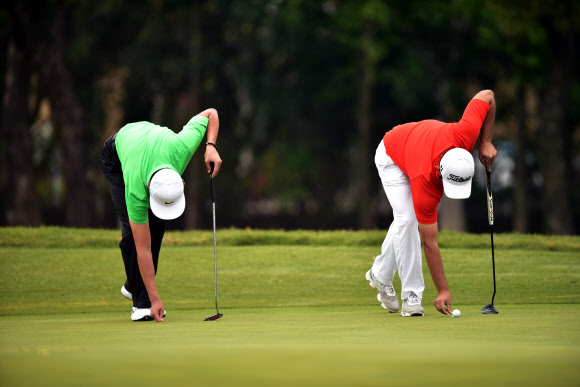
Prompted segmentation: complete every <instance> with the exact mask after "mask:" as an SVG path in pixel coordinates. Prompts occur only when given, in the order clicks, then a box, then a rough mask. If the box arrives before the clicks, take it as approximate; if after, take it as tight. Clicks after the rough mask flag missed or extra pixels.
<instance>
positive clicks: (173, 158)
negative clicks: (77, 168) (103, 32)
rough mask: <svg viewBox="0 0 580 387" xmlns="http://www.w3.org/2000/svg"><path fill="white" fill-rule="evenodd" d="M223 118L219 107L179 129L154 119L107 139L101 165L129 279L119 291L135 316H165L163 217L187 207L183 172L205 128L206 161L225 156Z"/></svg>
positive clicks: (218, 160)
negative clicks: (160, 279)
mask: <svg viewBox="0 0 580 387" xmlns="http://www.w3.org/2000/svg"><path fill="white" fill-rule="evenodd" d="M218 131H219V118H218V113H217V111H216V110H215V109H207V110H205V111H203V112H201V113H199V114H198V115H196V116H195V117H193V118H192V119H191V120H190V121H189V122H188V123H187V124H186V125H185V126H184V127H183V129H182V130H181V131H180V132H179V133H175V132H173V131H172V130H170V129H168V128H164V127H161V126H158V125H154V124H152V123H150V122H145V121H143V122H135V123H131V124H127V125H125V126H124V127H123V128H121V130H119V132H118V133H117V134H115V135H114V136H112V137H110V138H108V139H107V141H105V145H104V147H103V150H102V151H101V155H100V159H99V161H100V168H101V171H102V172H103V174H104V175H105V177H106V178H107V182H108V183H109V190H110V192H111V197H112V199H113V203H114V205H115V208H116V210H117V214H118V215H119V218H120V220H121V231H122V239H121V242H120V243H119V247H120V248H121V254H122V256H123V262H124V264H125V273H126V275H127V281H126V282H125V285H124V286H123V287H122V288H121V293H122V294H123V295H124V296H125V297H127V298H128V299H130V300H132V301H133V309H132V313H131V320H133V321H148V320H153V319H155V320H156V321H163V317H164V316H165V308H164V306H163V303H162V302H161V299H160V297H159V294H158V292H157V286H156V284H155V273H156V272H157V263H158V261H159V251H160V250H161V241H162V240H163V234H164V232H165V225H164V220H166V219H175V218H177V217H179V216H180V215H181V214H182V213H183V211H184V209H185V197H184V186H185V183H184V182H183V180H182V179H181V174H182V173H183V171H184V170H185V167H186V166H187V164H188V163H189V160H191V156H193V153H194V152H195V151H196V150H197V148H198V147H199V145H200V143H201V141H202V139H203V136H204V135H205V134H206V132H207V142H206V146H205V165H206V168H207V171H208V172H209V171H210V163H214V164H215V168H214V172H213V176H212V177H215V176H216V175H217V174H218V172H219V169H220V166H221V164H222V160H221V158H220V156H219V153H218V151H217V146H216V142H217V136H218Z"/></svg>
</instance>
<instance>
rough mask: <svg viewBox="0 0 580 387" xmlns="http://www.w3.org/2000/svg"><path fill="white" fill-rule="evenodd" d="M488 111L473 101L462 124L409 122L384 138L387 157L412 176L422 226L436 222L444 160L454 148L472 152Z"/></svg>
mask: <svg viewBox="0 0 580 387" xmlns="http://www.w3.org/2000/svg"><path fill="white" fill-rule="evenodd" d="M489 109H490V105H489V104H488V103H487V102H485V101H482V100H480V99H472V100H471V101H470V102H469V104H468V105H467V107H466V108H465V111H464V112H463V117H461V120H460V121H459V122H453V123H445V122H441V121H436V120H425V121H419V122H410V123H408V124H403V125H399V126H395V127H394V128H393V129H391V130H390V131H388V132H387V133H386V134H385V136H384V137H383V142H384V144H385V149H386V150H387V155H389V157H390V158H391V159H392V160H393V161H394V162H395V164H397V166H398V167H399V168H401V170H402V171H403V172H404V173H405V175H407V176H408V177H409V181H410V182H411V193H412V195H413V207H414V208H415V215H416V216H417V220H418V221H419V223H423V224H433V223H435V222H437V206H438V205H439V202H440V201H441V197H442V196H443V183H442V182H441V180H440V179H439V176H438V174H437V170H438V168H439V162H440V161H441V157H443V154H445V152H447V151H448V150H449V149H452V148H463V149H465V150H467V151H469V152H471V151H472V150H473V147H474V146H475V142H476V141H477V138H478V137H479V132H480V130H481V126H482V124H483V121H484V120H485V117H486V116H487V112H488V111H489Z"/></svg>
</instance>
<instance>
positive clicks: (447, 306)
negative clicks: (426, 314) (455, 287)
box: [433, 290, 451, 314]
mask: <svg viewBox="0 0 580 387" xmlns="http://www.w3.org/2000/svg"><path fill="white" fill-rule="evenodd" d="M433 304H434V305H435V308H436V309H437V310H438V311H439V312H441V313H443V314H451V293H449V291H448V290H443V291H441V292H439V295H438V296H437V298H436V299H435V301H434V302H433Z"/></svg>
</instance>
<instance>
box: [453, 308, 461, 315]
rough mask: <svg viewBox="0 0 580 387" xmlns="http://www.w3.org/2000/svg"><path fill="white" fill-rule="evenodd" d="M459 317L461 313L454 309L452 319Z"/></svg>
mask: <svg viewBox="0 0 580 387" xmlns="http://www.w3.org/2000/svg"><path fill="white" fill-rule="evenodd" d="M459 316H461V312H460V311H459V309H455V310H454V311H453V317H459Z"/></svg>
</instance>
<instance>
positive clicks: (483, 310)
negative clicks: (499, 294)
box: [481, 304, 499, 314]
mask: <svg viewBox="0 0 580 387" xmlns="http://www.w3.org/2000/svg"><path fill="white" fill-rule="evenodd" d="M481 313H483V314H498V313H499V312H498V311H497V309H496V308H495V306H493V304H487V305H486V306H484V307H483V308H481Z"/></svg>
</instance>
